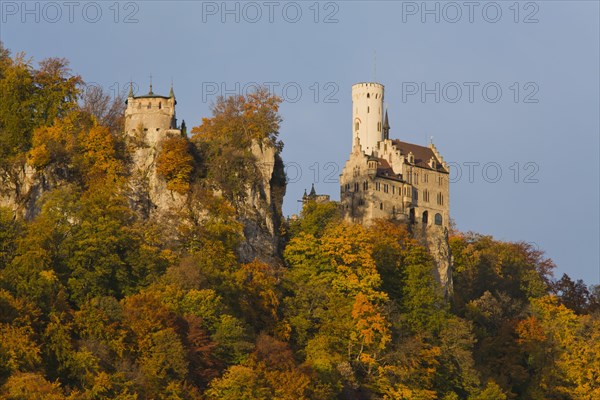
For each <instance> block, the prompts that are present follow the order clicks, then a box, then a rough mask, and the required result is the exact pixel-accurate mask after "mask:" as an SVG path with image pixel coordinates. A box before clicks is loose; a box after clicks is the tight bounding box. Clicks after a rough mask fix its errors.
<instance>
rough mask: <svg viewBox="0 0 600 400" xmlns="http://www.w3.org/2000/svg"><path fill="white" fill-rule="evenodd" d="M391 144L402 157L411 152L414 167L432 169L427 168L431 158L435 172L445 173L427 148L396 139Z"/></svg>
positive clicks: (438, 161)
mask: <svg viewBox="0 0 600 400" xmlns="http://www.w3.org/2000/svg"><path fill="white" fill-rule="evenodd" d="M392 143H393V144H394V146H396V148H397V149H398V150H400V152H401V153H402V155H405V156H407V155H408V153H410V152H412V153H413V155H414V156H415V162H414V165H415V166H417V167H421V168H427V169H432V168H431V167H430V166H429V160H431V157H433V158H434V160H435V161H436V167H437V168H436V170H437V171H440V172H447V171H446V170H445V169H444V167H443V166H442V164H441V162H440V160H438V158H437V157H436V156H435V154H434V153H433V151H432V150H431V149H430V148H429V147H425V146H419V145H417V144H412V143H406V142H403V141H401V140H398V139H394V140H392Z"/></svg>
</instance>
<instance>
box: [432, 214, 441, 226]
mask: <svg viewBox="0 0 600 400" xmlns="http://www.w3.org/2000/svg"><path fill="white" fill-rule="evenodd" d="M434 222H435V224H436V225H442V214H440V213H437V214H435V221H434Z"/></svg>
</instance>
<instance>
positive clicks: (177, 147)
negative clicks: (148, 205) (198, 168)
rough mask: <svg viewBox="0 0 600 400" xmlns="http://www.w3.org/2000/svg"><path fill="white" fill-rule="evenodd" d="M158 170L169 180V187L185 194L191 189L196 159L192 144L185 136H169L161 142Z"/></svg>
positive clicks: (157, 163) (157, 161)
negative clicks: (191, 148)
mask: <svg viewBox="0 0 600 400" xmlns="http://www.w3.org/2000/svg"><path fill="white" fill-rule="evenodd" d="M160 148H161V149H160V152H159V154H158V157H157V159H156V171H157V172H158V173H159V174H160V175H161V176H162V177H163V178H165V179H166V180H167V188H168V189H169V190H172V191H174V192H177V193H180V194H184V193H186V192H187V191H189V189H190V179H191V175H192V171H193V170H194V159H193V157H192V155H191V153H190V144H189V142H188V140H187V138H184V137H169V138H166V139H164V140H163V141H162V142H161V143H160Z"/></svg>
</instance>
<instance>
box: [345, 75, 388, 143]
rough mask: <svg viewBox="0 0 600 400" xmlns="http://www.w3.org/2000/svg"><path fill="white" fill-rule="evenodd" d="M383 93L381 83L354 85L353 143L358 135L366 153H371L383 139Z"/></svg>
mask: <svg viewBox="0 0 600 400" xmlns="http://www.w3.org/2000/svg"><path fill="white" fill-rule="evenodd" d="M383 95H384V93H383V85H382V84H380V83H375V82H365V83H357V84H355V85H353V86H352V137H353V140H352V143H354V138H356V137H358V138H359V139H360V144H361V145H362V150H363V152H364V153H365V154H371V152H372V151H373V150H375V149H376V148H377V142H379V141H381V140H383Z"/></svg>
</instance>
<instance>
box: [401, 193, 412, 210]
mask: <svg viewBox="0 0 600 400" xmlns="http://www.w3.org/2000/svg"><path fill="white" fill-rule="evenodd" d="M402 202H403V203H404V207H405V208H406V207H409V206H410V205H411V204H412V197H409V196H404V197H403V198H402Z"/></svg>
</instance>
